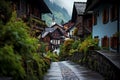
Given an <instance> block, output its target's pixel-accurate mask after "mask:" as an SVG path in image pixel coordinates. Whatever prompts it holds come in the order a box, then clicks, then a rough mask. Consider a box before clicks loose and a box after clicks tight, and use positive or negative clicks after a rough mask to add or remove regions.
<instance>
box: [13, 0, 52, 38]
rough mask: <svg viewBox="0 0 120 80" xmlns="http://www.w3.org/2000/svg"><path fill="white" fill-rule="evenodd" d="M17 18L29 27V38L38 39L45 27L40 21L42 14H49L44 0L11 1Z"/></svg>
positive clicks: (43, 22)
mask: <svg viewBox="0 0 120 80" xmlns="http://www.w3.org/2000/svg"><path fill="white" fill-rule="evenodd" d="M11 3H12V5H13V10H16V12H17V16H18V17H20V18H22V19H23V20H24V22H26V23H28V25H29V26H30V27H31V36H34V37H38V36H39V35H40V34H41V32H42V31H43V30H44V28H45V27H46V26H47V25H46V23H45V21H43V20H41V16H42V13H51V11H50V9H49V8H48V7H47V5H46V4H45V2H44V0H34V1H33V0H11Z"/></svg>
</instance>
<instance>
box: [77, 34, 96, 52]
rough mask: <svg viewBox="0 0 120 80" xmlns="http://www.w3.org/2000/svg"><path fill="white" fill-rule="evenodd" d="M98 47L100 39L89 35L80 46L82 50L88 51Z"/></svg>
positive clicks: (79, 48)
mask: <svg viewBox="0 0 120 80" xmlns="http://www.w3.org/2000/svg"><path fill="white" fill-rule="evenodd" d="M97 48H98V40H97V39H92V37H91V36H88V37H87V38H86V39H85V40H84V41H83V42H82V43H81V44H80V45H79V47H78V50H79V51H80V52H83V53H86V52H87V51H88V50H90V49H97Z"/></svg>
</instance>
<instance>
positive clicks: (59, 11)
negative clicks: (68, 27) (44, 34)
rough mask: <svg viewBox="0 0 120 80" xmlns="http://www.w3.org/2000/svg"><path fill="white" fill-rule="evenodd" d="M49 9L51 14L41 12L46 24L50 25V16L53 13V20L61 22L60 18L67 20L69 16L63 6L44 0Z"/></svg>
mask: <svg viewBox="0 0 120 80" xmlns="http://www.w3.org/2000/svg"><path fill="white" fill-rule="evenodd" d="M44 1H45V3H46V4H47V6H48V7H49V9H50V10H51V12H52V14H43V15H42V19H43V20H45V21H46V23H47V25H48V26H50V25H51V23H52V17H53V15H54V18H55V22H56V23H58V24H61V22H62V20H63V21H64V23H65V22H68V20H70V16H69V14H68V13H67V11H66V9H65V8H61V7H60V6H58V5H56V4H55V3H51V2H50V1H49V0H44Z"/></svg>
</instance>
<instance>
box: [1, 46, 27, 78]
mask: <svg viewBox="0 0 120 80" xmlns="http://www.w3.org/2000/svg"><path fill="white" fill-rule="evenodd" d="M0 65H1V67H0V71H1V72H0V76H11V77H14V79H15V80H21V79H23V78H24V77H25V76H26V74H25V70H24V68H23V67H22V62H21V56H20V55H18V54H15V53H14V50H13V46H11V45H10V46H9V45H5V46H4V47H3V48H0Z"/></svg>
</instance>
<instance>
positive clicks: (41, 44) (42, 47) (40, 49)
mask: <svg viewBox="0 0 120 80" xmlns="http://www.w3.org/2000/svg"><path fill="white" fill-rule="evenodd" d="M39 51H40V52H41V53H45V52H46V45H45V43H44V42H40V46H39Z"/></svg>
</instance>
